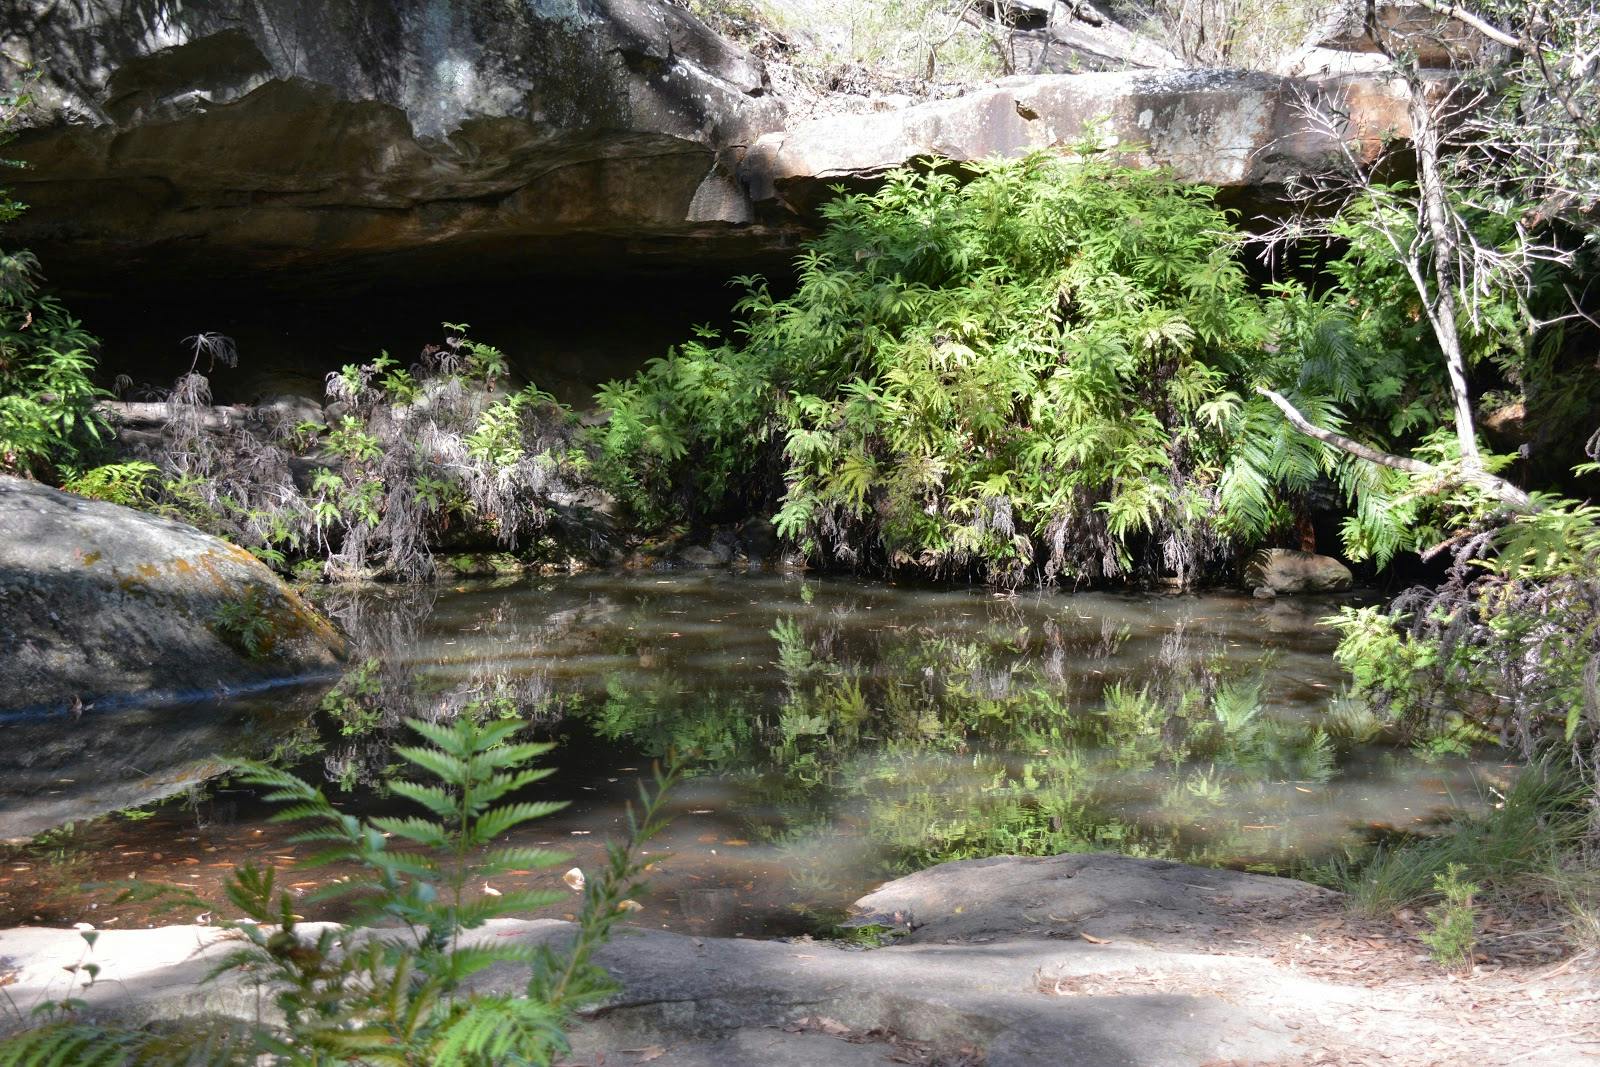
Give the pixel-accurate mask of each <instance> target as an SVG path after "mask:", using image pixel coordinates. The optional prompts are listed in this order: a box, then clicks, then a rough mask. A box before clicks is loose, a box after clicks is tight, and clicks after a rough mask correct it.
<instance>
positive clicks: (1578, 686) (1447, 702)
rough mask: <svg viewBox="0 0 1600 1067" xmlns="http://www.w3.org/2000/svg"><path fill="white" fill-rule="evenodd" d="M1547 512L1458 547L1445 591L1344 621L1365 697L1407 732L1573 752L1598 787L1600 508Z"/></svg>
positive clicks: (1560, 505)
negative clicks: (1475, 738) (1446, 735)
mask: <svg viewBox="0 0 1600 1067" xmlns="http://www.w3.org/2000/svg"><path fill="white" fill-rule="evenodd" d="M1585 467H1587V468H1593V467H1594V464H1588V465H1585ZM1583 469H1585V468H1580V470H1583ZM1538 500H1539V503H1541V504H1542V505H1543V506H1542V507H1540V508H1539V509H1538V510H1535V511H1531V512H1527V513H1522V514H1518V515H1514V516H1513V515H1508V514H1506V513H1503V512H1502V513H1500V514H1498V515H1495V516H1491V517H1490V518H1489V519H1487V520H1486V521H1484V522H1482V523H1481V524H1477V525H1473V526H1469V527H1468V528H1467V529H1466V530H1465V531H1464V532H1463V533H1461V534H1458V535H1456V537H1455V538H1454V539H1452V542H1451V543H1448V545H1447V546H1446V547H1448V549H1449V551H1450V552H1451V554H1452V562H1451V565H1450V568H1449V571H1448V572H1447V575H1446V577H1445V580H1444V581H1443V582H1441V583H1440V584H1439V585H1438V586H1436V587H1432V588H1430V587H1426V586H1418V587H1414V588H1411V589H1408V590H1406V591H1405V592H1403V593H1401V594H1400V596H1398V597H1396V598H1395V600H1394V601H1393V602H1392V603H1390V604H1389V605H1388V606H1387V607H1386V608H1382V609H1380V608H1376V607H1369V608H1346V609H1344V610H1343V611H1342V612H1341V613H1340V614H1339V615H1338V616H1335V617H1334V618H1333V619H1331V620H1330V621H1331V622H1333V623H1334V624H1335V625H1336V626H1337V627H1338V628H1339V629H1340V631H1341V633H1342V639H1341V642H1340V645H1339V649H1338V652H1337V655H1338V657H1339V659H1340V660H1341V662H1343V663H1344V664H1345V666H1346V667H1347V668H1348V669H1349V670H1350V671H1351V672H1352V676H1353V679H1354V682H1355V686H1354V689H1355V693H1356V695H1357V696H1358V697H1360V698H1362V699H1363V700H1365V701H1366V702H1367V703H1368V704H1369V705H1370V706H1371V707H1372V708H1374V709H1375V710H1376V711H1377V712H1378V713H1379V714H1380V715H1382V716H1384V717H1385V718H1387V719H1388V721H1389V722H1391V723H1393V724H1395V725H1397V726H1399V727H1400V728H1401V729H1402V730H1403V731H1404V732H1406V733H1408V734H1410V735H1412V736H1419V737H1423V738H1427V737H1429V736H1437V735H1440V734H1441V733H1448V734H1461V733H1463V732H1465V733H1466V734H1468V735H1475V736H1477V737H1478V738H1480V739H1482V740H1485V741H1488V740H1493V741H1496V742H1498V743H1499V744H1501V745H1503V746H1507V747H1510V748H1513V749H1515V750H1517V751H1518V752H1520V753H1521V754H1522V755H1524V756H1525V757H1528V758H1533V757H1536V756H1539V755H1542V754H1545V753H1551V752H1554V753H1559V754H1560V755H1561V756H1562V757H1563V758H1564V759H1565V760H1566V761H1567V762H1570V763H1571V765H1572V766H1574V767H1575V768H1577V769H1578V770H1579V771H1580V772H1581V773H1582V774H1583V775H1584V776H1585V779H1586V781H1587V782H1588V783H1589V785H1590V787H1591V788H1593V787H1594V785H1595V783H1596V782H1597V781H1600V577H1597V575H1600V507H1596V506H1594V505H1590V504H1578V503H1575V502H1572V501H1561V500H1556V499H1554V498H1547V497H1539V498H1538Z"/></svg>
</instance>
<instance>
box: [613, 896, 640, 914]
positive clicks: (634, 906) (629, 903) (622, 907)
mask: <svg viewBox="0 0 1600 1067" xmlns="http://www.w3.org/2000/svg"><path fill="white" fill-rule="evenodd" d="M617 910H618V911H643V910H644V905H643V904H641V903H639V902H638V901H637V900H633V899H632V898H629V899H628V900H622V901H618V902H617Z"/></svg>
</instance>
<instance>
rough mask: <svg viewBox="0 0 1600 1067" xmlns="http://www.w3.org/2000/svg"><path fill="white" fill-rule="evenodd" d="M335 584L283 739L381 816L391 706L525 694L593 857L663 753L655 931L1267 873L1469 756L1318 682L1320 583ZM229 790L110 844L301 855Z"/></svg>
mask: <svg viewBox="0 0 1600 1067" xmlns="http://www.w3.org/2000/svg"><path fill="white" fill-rule="evenodd" d="M326 606H327V607H328V609H329V610H330V611H331V612H332V613H333V614H334V615H335V616H336V617H337V618H338V619H339V621H340V622H341V624H342V625H343V626H344V627H345V628H346V629H347V630H348V631H349V632H350V634H351V637H352V648H353V654H352V660H351V663H352V670H351V671H350V673H349V674H348V675H346V677H345V678H344V679H343V680H342V681H341V682H340V684H339V685H338V686H337V687H336V688H335V689H334V690H332V691H331V692H329V693H328V694H327V696H326V697H324V698H323V699H322V702H321V711H320V712H319V714H318V715H316V716H315V717H312V718H302V719H300V720H298V721H297V722H295V723H290V724H287V725H286V724H284V723H282V722H281V720H280V721H278V722H276V723H275V724H274V727H273V729H274V731H275V732H274V733H273V734H272V740H273V743H274V746H275V758H276V759H278V760H280V761H282V762H284V763H286V764H290V765H293V766H295V767H296V768H297V769H298V770H299V771H300V772H301V773H303V774H313V775H321V776H323V777H324V778H325V779H326V780H327V781H328V782H329V783H330V784H331V787H332V788H333V789H334V791H335V793H336V795H337V796H341V797H343V798H344V800H343V801H342V802H344V803H347V804H349V805H350V806H351V807H353V808H356V809H360V810H364V811H373V810H381V809H383V808H385V807H387V806H388V805H389V804H390V803H391V802H390V801H389V800H388V798H386V797H385V795H384V793H383V790H382V786H381V783H382V779H383V776H384V774H385V773H386V771H387V770H388V769H389V768H390V767H392V766H393V764H394V763H395V762H396V761H395V760H394V758H393V757H392V754H391V749H392V746H393V745H394V744H396V743H401V742H406V743H408V742H409V741H410V738H408V737H404V736H403V735H404V733H405V731H404V728H403V726H402V720H403V719H404V717H406V716H410V715H417V716H422V717H424V718H430V719H435V720H443V719H447V718H449V717H451V716H455V715H459V714H464V713H467V714H476V715H488V716H496V717H509V718H518V719H522V720H524V721H527V722H528V723H529V726H530V730H532V731H535V732H538V733H542V734H545V735H548V736H552V737H555V738H556V739H558V740H559V741H560V742H561V749H560V750H559V752H558V753H557V756H556V762H558V763H559V764H560V766H561V768H562V771H561V773H560V775H558V776H557V777H555V778H552V779H550V780H549V781H548V782H547V783H545V785H546V786H547V787H548V789H549V792H550V794H551V795H553V796H557V797H563V798H569V799H572V800H573V801H574V802H575V803H574V804H573V807H572V808H571V809H569V810H568V811H566V812H564V813H562V814H561V815H560V816H558V817H556V818H554V819H551V820H548V821H546V822H543V823H539V824H535V825H534V826H532V827H530V828H528V830H527V831H526V833H525V834H524V835H523V838H519V840H518V841H517V842H516V843H518V844H528V845H540V846H550V845H554V846H557V847H564V846H571V847H573V848H574V849H575V850H576V851H577V852H578V855H579V858H578V860H577V862H579V863H580V864H581V863H583V862H586V860H585V858H584V857H585V856H586V855H587V853H586V852H585V850H588V851H589V852H593V851H594V850H596V849H597V848H598V847H599V845H600V843H601V842H602V841H603V840H604V838H605V836H606V834H607V833H609V832H611V831H612V830H614V829H615V828H617V827H619V826H620V825H621V823H622V820H623V811H624V804H625V803H626V801H627V799H628V798H629V797H630V796H631V794H632V790H633V784H632V783H633V780H634V779H635V778H636V777H637V776H638V774H639V773H640V772H641V771H643V770H645V769H647V766H648V761H650V760H651V759H675V760H678V761H681V762H682V763H684V764H685V766H686V768H687V769H688V771H689V773H690V775H691V778H690V780H689V781H688V782H687V783H686V784H685V785H684V786H683V787H682V788H681V789H680V790H679V791H678V795H677V797H676V798H675V804H676V811H677V814H678V818H677V820H676V822H675V823H674V825H673V827H672V828H671V830H670V831H669V832H668V834H667V835H666V836H665V837H664V838H663V839H661V840H660V841H659V842H657V843H653V844H652V849H653V850H657V851H659V852H664V853H669V854H671V855H672V860H671V862H670V863H666V864H663V865H662V866H661V868H660V869H659V870H658V871H656V872H654V873H653V874H652V877H651V883H650V889H649V893H650V895H649V896H648V897H647V898H646V904H647V908H646V911H645V912H644V913H643V914H642V915H641V916H640V918H639V919H638V920H637V921H642V922H649V923H650V924H652V925H665V926H673V927H680V928H683V929H687V930H692V931H696V932H704V933H722V934H729V933H735V932H743V933H748V934H758V933H777V932H794V931H798V930H801V929H806V928H809V927H811V926H814V925H815V923H816V921H817V920H816V916H818V915H820V914H825V913H827V912H828V911H830V910H831V909H836V908H839V907H841V906H842V905H844V904H846V903H848V902H849V901H850V900H852V899H854V898H855V897H857V896H860V895H861V894H862V893H863V892H864V891H865V890H866V889H868V888H869V887H870V886H871V885H872V884H874V883H876V882H878V881H880V880H882V879H883V878H886V877H890V876H893V875H894V874H896V873H899V872H903V871H906V870H910V869H914V868H919V867H923V866H926V865H928V864H932V863H936V862H939V861H942V860H945V859H951V858H961V857H968V856H980V855H990V854H995V853H1004V852H1020V853H1032V854H1047V853H1056V852H1062V851H1069V850H1082V849H1116V850H1119V851H1123V852H1128V853H1132V854H1136V855H1144V856H1155V857H1167V858H1176V859H1184V860H1189V861H1193V862H1200V863H1212V864H1227V865H1234V866H1260V867H1266V868H1281V867H1282V866H1283V865H1286V864H1293V863H1296V862H1300V861H1304V860H1315V859H1318V858H1320V857H1322V856H1325V855H1327V854H1328V853H1329V852H1330V851H1331V850H1333V849H1335V848H1337V847H1338V845H1339V844H1340V842H1341V841H1345V840H1348V839H1349V838H1350V837H1351V835H1352V834H1353V833H1355V832H1357V831H1359V830H1360V829H1361V828H1363V827H1364V826H1366V825H1367V824H1369V823H1374V822H1378V823H1386V824H1394V825H1398V826H1406V825H1409V824H1412V823H1413V822H1416V821H1420V820H1426V819H1428V818H1430V817H1433V816H1435V815H1436V814H1438V813H1439V812H1440V810H1441V809H1444V808H1447V807H1449V806H1450V805H1451V804H1453V803H1454V802H1455V800H1456V799H1459V798H1462V797H1467V796H1470V795H1471V794H1472V791H1473V790H1472V787H1471V785H1470V784H1469V779H1470V776H1471V770H1472V768H1471V765H1470V764H1469V763H1467V762H1466V761H1462V760H1454V761H1444V762H1437V761H1436V762H1432V763H1429V762H1426V761H1425V760H1424V759H1423V758H1422V757H1420V756H1418V755H1414V754H1413V753H1411V752H1409V751H1407V750H1404V749H1400V748H1395V747H1393V746H1392V745H1389V744H1386V743H1385V742H1384V740H1383V738H1382V737H1381V736H1378V735H1376V734H1375V732H1374V730H1373V724H1372V722H1371V720H1370V718H1369V717H1364V716H1362V715H1361V714H1360V713H1359V711H1356V710H1354V709H1349V708H1340V707H1338V706H1337V705H1336V704H1335V703H1334V702H1333V698H1334V697H1335V696H1336V694H1337V687H1338V685H1339V682H1340V676H1339V672H1338V670H1337V669H1336V667H1335V665H1334V664H1333V662H1332V659H1331V657H1330V652H1331V649H1332V644H1333V641H1332V638H1331V637H1330V636H1329V635H1328V634H1326V633H1325V632H1323V631H1321V630H1319V629H1318V628H1317V627H1316V625H1315V621H1316V619H1317V618H1318V617H1319V616H1320V615H1322V614H1326V613H1327V612H1328V611H1329V610H1330V609H1329V606H1328V604H1327V603H1314V602H1294V603H1284V604H1263V603H1261V602H1259V601H1255V600H1252V599H1249V598H1245V597H1231V596H1207V597H1164V596H1131V595H1130V596H1116V595H1101V594H1077V595H1068V594H1056V595H1040V596H1033V597H1027V596H1022V597H1014V598H997V597H994V596H992V595H990V594H988V593H985V592H981V591H962V590H933V589H919V588H902V587H895V586H888V585H884V584H876V583H856V582H850V581H841V580H817V579H802V578H799V577H778V576H771V575H734V574H730V573H725V572H699V573H667V574H645V575H590V576H578V577H573V578H563V579H553V580H543V581H538V582H532V583H529V582H510V583H500V584H495V583H489V584H470V585H464V586H459V587H454V588H430V589H407V590H400V589H377V590H365V591H359V592H342V593H338V594H336V595H333V596H331V597H330V599H329V601H328V603H327V605H326ZM262 721H263V722H264V721H265V720H262ZM150 729H151V730H152V731H156V730H159V726H158V725H156V724H151V725H150ZM256 732H257V733H258V734H259V733H260V732H261V731H260V730H259V729H258V730H257V731H256ZM158 739H159V734H158V733H154V732H153V733H152V734H151V736H150V737H149V738H146V742H147V743H149V744H154V743H156V741H157V740H158ZM218 810H226V811H230V812H234V813H235V814H233V815H231V816H224V817H223V818H221V819H219V820H218V821H216V822H215V823H212V824H207V825H203V826H195V825H189V826H187V827H185V826H184V825H182V820H181V818H180V817H178V816H175V815H173V814H172V813H158V815H157V817H155V818H152V819H151V820H150V821H149V822H148V823H141V824H138V826H124V827H122V828H120V829H118V830H116V831H115V832H112V831H107V832H108V833H109V834H111V836H110V837H107V839H106V840H107V847H110V846H111V845H115V846H116V847H117V848H119V849H120V850H121V851H119V852H118V853H117V855H120V856H129V857H132V856H138V855H141V852H140V849H143V848H150V849H152V850H153V849H154V847H155V846H153V845H150V844H149V843H148V842H142V841H141V840H140V839H138V834H144V835H146V836H147V837H149V838H151V839H155V838H158V837H163V836H164V837H165V839H167V840H172V839H174V838H178V837H180V835H183V834H185V833H187V834H188V836H187V837H186V838H183V839H185V840H188V841H190V842H192V843H193V848H194V849H198V850H199V854H200V856H201V857H202V859H203V860H204V862H201V863H197V864H196V865H193V866H191V867H189V868H187V869H188V870H189V871H191V872H196V873H194V877H196V878H199V879H200V880H201V881H202V882H203V881H204V879H205V878H206V877H210V875H209V874H208V873H207V872H210V871H212V870H213V869H218V870H225V869H226V867H227V866H228V863H227V862H226V861H229V860H237V859H239V858H244V857H251V856H269V857H275V860H274V861H275V862H277V861H281V860H283V859H284V857H286V856H287V855H288V854H289V853H290V852H292V851H293V850H292V848H290V846H289V843H288V842H287V838H286V835H284V834H282V833H280V831H279V830H278V829H276V828H273V827H271V826H269V825H268V824H267V823H266V822H265V821H264V820H265V816H266V815H267V814H268V810H267V809H266V808H265V807H264V806H263V805H261V804H260V803H258V802H256V801H255V800H254V799H253V798H251V797H248V796H242V795H238V794H227V795H226V796H224V797H221V798H220V802H219V805H218ZM191 821H192V820H191ZM113 838H114V839H115V840H114V841H113ZM98 848H99V846H98V845H96V844H94V843H93V842H90V843H88V844H87V845H85V847H84V849H83V851H84V852H85V853H95V852H96V851H97V849H98ZM119 862H120V861H119ZM163 862H168V863H170V862H171V856H170V855H169V856H167V858H166V859H165V860H164V861H163ZM185 862H187V861H185ZM123 873H126V872H123ZM30 876H31V875H30ZM119 876H121V875H119ZM153 876H154V875H153ZM216 877H219V878H220V877H221V874H218V875H216ZM5 892H6V890H5V889H4V888H3V887H0V897H3V896H4V894H5ZM14 895H16V896H17V903H14V904H12V905H10V906H11V907H14V908H15V907H24V906H26V907H33V906H34V905H31V904H25V903H23V899H24V897H25V896H26V894H25V893H24V887H22V886H20V885H19V886H17V887H16V888H15V893H14ZM5 906H7V905H6V904H5V901H4V900H0V908H3V907H5ZM65 906H66V905H63V907H65ZM101 914H104V912H102V913H101ZM556 914H559V911H557V912H556ZM64 917H66V918H68V919H71V918H76V917H77V916H70V915H64ZM129 921H134V917H132V916H130V917H129ZM139 921H143V917H139Z"/></svg>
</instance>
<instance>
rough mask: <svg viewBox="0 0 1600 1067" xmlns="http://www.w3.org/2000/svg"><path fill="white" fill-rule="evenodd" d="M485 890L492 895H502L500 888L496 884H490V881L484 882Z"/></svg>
mask: <svg viewBox="0 0 1600 1067" xmlns="http://www.w3.org/2000/svg"><path fill="white" fill-rule="evenodd" d="M483 891H484V892H485V893H487V894H488V895H489V896H491V897H497V896H499V895H500V890H498V889H496V888H495V887H494V886H492V885H490V884H489V883H488V882H485V883H483Z"/></svg>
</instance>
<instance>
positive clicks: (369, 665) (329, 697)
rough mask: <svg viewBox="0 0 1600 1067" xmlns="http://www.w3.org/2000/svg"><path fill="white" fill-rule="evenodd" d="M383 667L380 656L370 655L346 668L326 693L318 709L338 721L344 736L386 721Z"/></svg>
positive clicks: (359, 733) (365, 731)
mask: <svg viewBox="0 0 1600 1067" xmlns="http://www.w3.org/2000/svg"><path fill="white" fill-rule="evenodd" d="M379 668H380V664H379V662H378V660H377V658H376V657H372V656H369V657H367V658H366V659H364V660H362V661H361V663H359V664H358V665H357V666H355V667H353V668H351V669H350V670H348V671H346V672H345V674H344V677H342V678H340V679H339V683H338V684H337V685H335V686H334V687H333V688H332V689H330V690H328V692H327V693H326V694H324V695H323V697H322V703H321V704H320V705H318V710H320V711H321V712H322V713H323V714H324V715H327V716H328V717H329V718H331V719H332V720H333V721H334V722H336V723H338V725H339V733H340V734H342V735H343V736H345V737H362V736H365V735H366V734H369V733H371V732H372V731H373V730H375V729H377V728H378V726H379V725H381V724H382V723H383V721H384V712H383V709H382V707H381V706H379V702H378V698H379V696H380V695H381V694H382V684H381V682H380V680H379V677H378V672H379Z"/></svg>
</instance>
